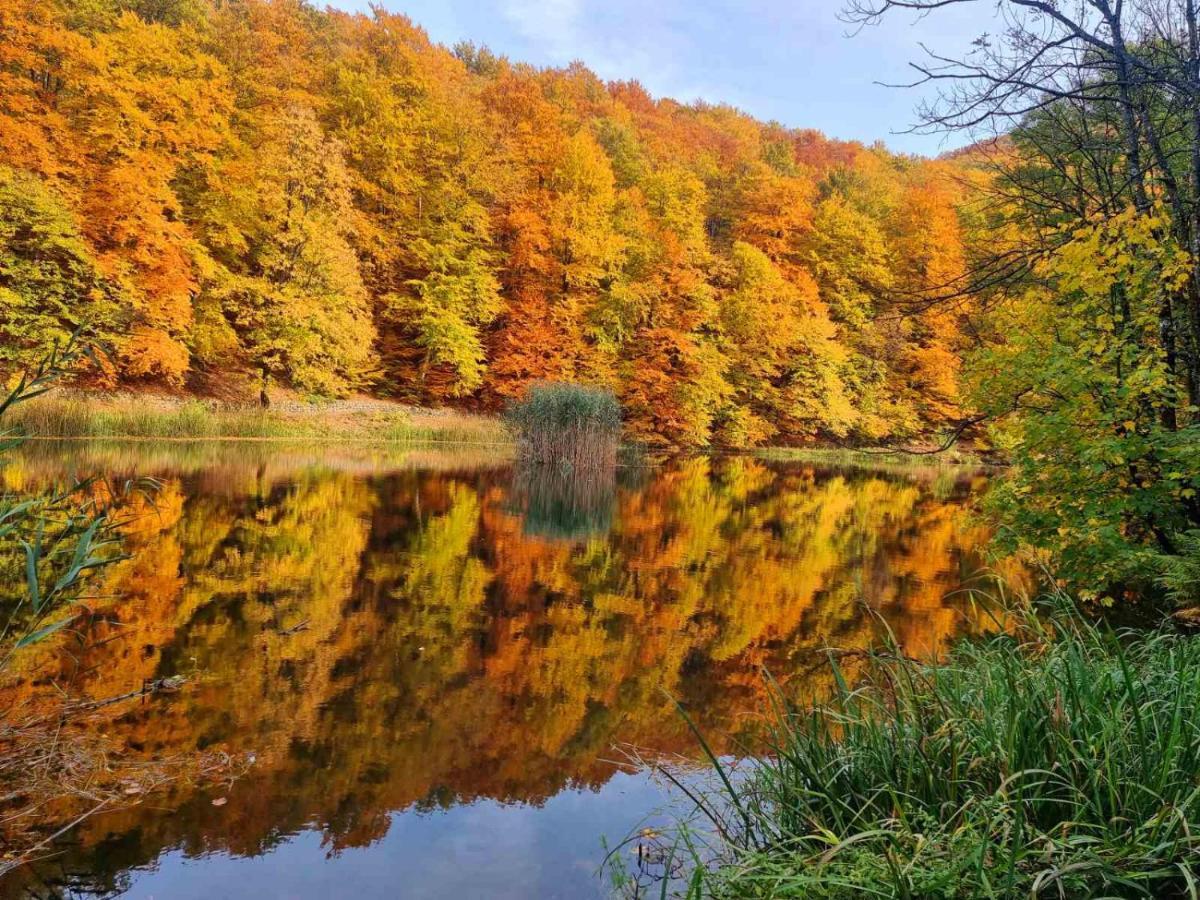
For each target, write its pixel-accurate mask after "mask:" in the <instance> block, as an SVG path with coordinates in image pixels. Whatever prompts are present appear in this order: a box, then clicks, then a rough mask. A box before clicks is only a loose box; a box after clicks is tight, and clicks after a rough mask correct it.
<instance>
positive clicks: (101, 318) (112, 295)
mask: <svg viewBox="0 0 1200 900" xmlns="http://www.w3.org/2000/svg"><path fill="white" fill-rule="evenodd" d="M121 301H122V297H121V295H120V292H119V290H118V289H117V287H116V286H115V285H114V284H112V283H111V282H110V281H108V280H107V279H106V278H104V276H103V275H102V274H101V273H100V271H99V269H98V267H97V264H96V259H95V257H94V256H93V254H92V252H91V249H90V248H89V247H88V245H87V243H86V242H85V241H84V239H83V237H82V235H81V234H80V232H79V228H78V225H77V224H76V221H75V217H74V216H73V215H72V214H71V212H70V210H69V209H67V208H66V206H65V204H64V203H63V202H62V200H61V199H59V198H58V197H57V196H55V194H54V193H53V192H52V191H51V190H50V189H49V188H48V187H47V186H46V185H45V184H43V183H42V182H41V181H40V180H39V179H38V178H36V177H35V176H33V175H30V174H26V173H22V172H16V171H14V170H13V169H10V168H9V167H7V166H0V368H2V369H4V370H7V371H8V372H9V373H11V372H13V371H14V370H16V369H23V368H27V367H32V366H33V365H34V364H35V363H36V362H37V361H38V360H39V359H41V358H42V357H43V356H44V355H45V353H46V348H47V347H52V346H55V345H58V346H63V345H65V344H66V343H67V342H68V340H69V339H70V338H71V336H72V335H74V334H78V335H80V337H81V338H82V339H84V340H88V341H92V342H96V343H100V344H108V345H110V346H111V344H112V342H113V341H114V340H116V339H117V336H118V335H119V334H120V333H121V330H122V328H123V318H124V315H123V314H125V313H127V309H124V308H123V304H122V302H121Z"/></svg>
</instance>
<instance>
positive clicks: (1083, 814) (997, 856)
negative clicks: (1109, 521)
mask: <svg viewBox="0 0 1200 900" xmlns="http://www.w3.org/2000/svg"><path fill="white" fill-rule="evenodd" d="M1054 604H1055V605H1054V607H1053V609H1052V610H1051V611H1050V612H1049V613H1046V612H1045V611H1042V613H1043V614H1042V615H1039V616H1035V615H1033V614H1032V613H1022V614H1017V615H1016V618H1017V621H1016V622H1013V621H1011V619H1010V620H1009V621H1006V622H1005V628H1004V629H1003V633H1002V634H1001V635H1000V636H997V637H993V638H989V639H986V640H982V641H980V640H974V641H963V642H961V643H959V644H958V645H956V647H955V648H954V649H953V650H952V651H951V652H950V653H949V655H948V656H947V657H946V658H945V659H943V660H942V661H941V662H940V663H937V664H927V663H922V662H917V661H915V660H912V659H909V658H907V657H905V656H903V655H902V654H900V653H898V652H883V653H877V654H868V655H862V654H851V656H852V657H853V658H852V659H850V658H847V657H846V656H844V655H842V654H839V653H838V652H837V651H832V650H831V651H830V653H829V665H830V666H831V667H832V668H833V674H834V679H833V680H834V683H835V685H836V686H837V687H836V690H835V692H834V696H833V697H832V699H830V700H815V699H813V698H807V697H805V698H786V699H785V698H783V697H782V696H778V695H777V702H776V704H775V713H774V714H773V717H772V726H771V729H770V738H769V740H768V746H767V748H766V750H765V752H764V753H763V755H762V756H761V757H760V758H759V761H758V762H757V763H755V764H754V765H753V766H751V767H749V769H750V771H746V769H743V770H742V771H740V772H739V773H738V774H737V775H729V774H727V773H726V772H724V771H722V770H721V764H720V763H719V762H717V758H716V757H715V756H711V755H710V756H711V759H712V761H713V763H714V764H716V765H717V767H718V774H719V778H716V779H715V781H716V782H717V792H718V793H719V794H721V795H722V796H721V800H720V803H719V804H718V803H716V802H715V801H714V800H713V798H712V797H711V796H710V797H709V798H708V799H707V800H706V801H703V805H702V806H701V807H700V808H699V810H698V814H699V816H700V817H701V818H702V819H704V818H705V817H706V816H707V815H711V820H710V821H704V822H703V823H702V824H698V823H697V822H696V821H695V820H693V821H692V822H691V823H690V824H688V825H686V826H684V827H683V828H682V830H681V833H682V834H684V835H687V834H692V835H694V834H695V830H696V829H697V828H703V829H704V830H709V831H711V830H715V831H716V834H717V835H718V837H717V850H716V859H715V861H714V860H713V859H700V858H698V857H697V859H696V860H695V862H696V866H695V868H694V870H693V875H692V879H693V880H692V887H693V889H694V890H695V891H696V894H695V895H696V896H720V897H773V898H784V897H787V898H792V897H795V898H800V897H806V898H808V897H822V898H832V897H837V898H841V897H846V898H858V897H932V896H937V897H990V898H1008V897H1019V896H1023V897H1028V896H1042V895H1051V896H1064V897H1084V896H1088V897H1090V896H1101V895H1103V896H1122V897H1125V896H1138V897H1162V896H1189V895H1190V896H1195V895H1196V891H1197V889H1198V884H1200V881H1198V880H1197V877H1196V875H1195V874H1193V873H1195V872H1196V871H1197V867H1198V866H1200V840H1198V839H1197V837H1196V835H1197V834H1198V833H1200V792H1198V791H1197V790H1196V786H1195V773H1196V771H1197V768H1200V729H1196V728H1194V727H1192V726H1191V725H1190V724H1189V723H1188V715H1189V712H1188V711H1189V710H1192V709H1194V708H1195V706H1196V705H1197V704H1198V703H1200V678H1198V677H1197V675H1198V673H1200V640H1197V639H1196V638H1195V637H1190V636H1185V635H1182V634H1179V633H1177V632H1176V631H1175V630H1174V629H1172V628H1169V627H1167V626H1163V627H1161V628H1158V629H1150V630H1146V631H1140V632H1132V631H1130V632H1125V633H1121V634H1117V633H1114V632H1113V631H1112V630H1111V629H1109V628H1108V627H1106V626H1103V625H1098V624H1095V623H1093V622H1091V621H1088V620H1085V619H1084V618H1083V617H1082V616H1080V615H1079V614H1078V613H1077V612H1075V611H1074V609H1073V608H1072V607H1071V606H1070V605H1069V602H1068V601H1066V600H1065V599H1063V598H1056V600H1055V601H1054ZM717 809H720V810H721V811H722V812H721V813H717V812H715V810H717ZM682 846H695V843H694V842H692V841H690V840H689V841H685V842H683V844H682ZM681 852H682V851H681ZM689 896H691V894H689Z"/></svg>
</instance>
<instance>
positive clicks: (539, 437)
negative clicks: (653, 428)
mask: <svg viewBox="0 0 1200 900" xmlns="http://www.w3.org/2000/svg"><path fill="white" fill-rule="evenodd" d="M505 419H506V421H507V422H508V424H509V427H510V428H512V430H513V431H514V432H515V433H516V436H517V448H518V453H519V454H520V456H521V457H522V458H524V459H527V460H530V461H532V462H536V463H553V464H556V465H564V466H570V467H572V468H595V467H603V466H611V465H612V464H613V463H614V462H615V458H616V450H617V442H618V441H619V439H620V435H621V406H620V404H619V403H618V402H617V398H616V397H615V396H614V395H613V393H612V391H610V390H607V389H606V388H599V387H588V386H585V385H580V384H557V383H546V384H536V385H534V386H533V387H531V388H530V389H529V392H528V394H527V395H526V397H525V398H524V399H522V400H519V401H517V402H515V403H512V404H510V406H509V408H508V410H507V411H506V413H505Z"/></svg>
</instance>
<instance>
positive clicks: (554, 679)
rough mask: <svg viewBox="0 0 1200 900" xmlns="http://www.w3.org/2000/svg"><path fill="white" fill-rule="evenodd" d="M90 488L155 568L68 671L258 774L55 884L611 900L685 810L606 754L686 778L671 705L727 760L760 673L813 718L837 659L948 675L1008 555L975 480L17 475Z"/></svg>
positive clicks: (171, 735) (333, 460)
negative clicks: (912, 665) (672, 807)
mask: <svg viewBox="0 0 1200 900" xmlns="http://www.w3.org/2000/svg"><path fill="white" fill-rule="evenodd" d="M60 453H61V455H59V454H60ZM71 471H75V472H81V473H87V472H100V473H104V474H106V475H107V476H109V478H110V480H111V482H112V483H115V484H119V483H121V482H122V481H124V480H125V479H127V478H128V477H129V476H130V475H134V474H143V475H154V476H157V477H158V478H159V479H160V481H161V485H162V486H161V489H160V491H159V493H158V494H157V495H156V500H155V503H154V505H153V506H150V505H147V504H146V502H145V500H144V498H142V499H137V498H134V499H132V500H130V501H128V504H127V506H126V507H122V509H123V511H124V512H123V514H124V515H125V516H126V518H127V525H126V526H125V527H126V530H127V534H126V537H127V540H128V542H129V544H130V549H131V551H132V559H130V560H128V561H126V562H123V563H121V564H119V565H118V566H116V567H114V568H113V569H112V570H111V571H110V572H108V573H106V576H105V577H106V578H107V579H108V582H107V584H106V585H105V591H106V592H107V593H108V594H110V595H111V596H114V597H120V598H125V599H123V600H121V601H120V602H118V603H116V604H115V605H113V606H111V607H106V609H105V613H106V616H109V617H111V618H113V619H114V620H116V621H118V622H119V625H118V626H112V627H110V626H108V625H106V624H105V623H103V622H100V623H98V624H96V625H95V628H96V631H97V633H96V634H95V635H93V637H94V638H95V646H94V647H93V648H92V649H90V650H84V651H82V652H77V653H75V654H74V655H72V656H71V657H70V660H65V659H64V660H62V661H61V662H58V661H56V662H54V663H53V665H61V666H62V669H61V670H60V671H57V672H55V673H54V674H55V677H56V678H58V679H59V680H64V679H66V678H67V677H68V676H69V675H70V672H71V671H78V670H81V671H82V672H83V673H84V674H83V676H82V677H81V679H80V682H79V685H80V686H79V688H78V689H79V690H80V691H81V692H82V693H83V694H84V695H86V696H89V697H92V698H104V697H111V696H115V695H118V694H120V693H122V692H124V691H127V690H129V689H130V687H136V686H137V684H138V683H139V682H140V680H141V679H147V680H149V679H154V678H160V677H163V676H165V675H171V674H184V675H187V676H189V677H190V678H192V681H191V682H190V683H189V684H188V685H187V687H186V688H185V689H184V690H182V691H180V692H178V693H177V694H174V695H171V696H169V697H165V698H159V699H156V700H154V701H151V702H148V703H142V704H137V705H134V706H114V707H112V708H111V710H110V711H111V713H112V715H113V717H114V721H111V722H108V723H107V726H106V727H108V728H109V730H110V731H111V733H113V734H115V735H119V736H120V738H121V739H122V740H124V741H126V742H127V743H128V745H129V746H131V747H133V748H134V750H135V751H136V752H145V753H146V754H148V755H150V756H154V755H162V756H173V755H187V754H193V753H195V751H197V750H199V749H210V748H223V749H226V750H229V751H231V752H234V753H238V752H254V753H256V754H257V762H256V764H255V765H254V766H253V768H252V769H251V770H250V771H248V772H246V773H245V774H244V775H243V776H242V777H241V778H240V779H239V780H237V781H236V782H235V784H234V785H233V787H232V789H230V790H229V791H228V797H229V800H228V803H227V804H226V805H224V806H220V807H214V806H212V804H211V799H212V797H213V796H216V795H215V794H212V793H210V792H209V791H207V790H202V791H199V792H197V790H196V789H195V788H193V787H191V786H190V785H188V784H176V785H172V786H171V787H169V788H168V789H167V791H166V793H165V795H158V796H156V797H155V798H154V799H153V800H151V801H150V802H148V803H146V804H144V805H142V806H140V807H136V808H133V809H128V810H120V811H117V812H115V813H112V814H105V815H101V816H97V817H95V818H94V819H91V820H89V821H87V822H85V823H84V824H83V825H82V826H80V827H79V828H77V829H75V830H74V832H73V833H72V840H71V842H70V843H68V844H66V845H64V846H63V847H62V848H61V849H62V852H61V853H60V854H58V855H57V856H55V857H54V858H53V859H52V860H49V861H46V862H44V863H43V864H40V865H39V867H37V869H36V870H33V871H35V872H36V874H37V875H38V876H39V877H41V878H43V879H44V880H45V881H46V882H49V883H51V884H56V883H58V882H59V881H60V880H61V876H62V873H63V872H67V873H70V880H72V881H73V883H74V884H75V886H76V887H79V888H81V889H86V888H89V887H94V888H98V889H100V890H102V891H103V890H105V889H108V888H112V887H122V886H125V885H129V886H130V893H129V896H132V897H144V898H150V897H154V898H158V900H165V898H181V897H182V898H186V897H197V898H200V897H203V898H214V897H240V896H262V897H296V898H305V900H311V898H325V897H334V896H337V897H342V896H349V897H354V898H371V897H431V898H432V897H437V898H442V897H445V898H459V897H462V898H471V897H500V898H505V897H513V898H554V897H570V898H574V897H587V896H595V895H598V894H599V893H600V892H601V886H600V883H599V881H598V880H597V877H596V868H597V866H598V864H599V862H600V860H601V859H602V857H603V850H602V847H601V838H602V837H606V838H607V839H608V840H609V841H613V842H615V841H619V840H621V839H622V838H623V837H625V836H626V835H627V834H629V833H630V831H631V830H633V829H634V828H635V827H637V826H638V825H639V824H641V823H642V820H643V818H644V816H646V815H647V814H649V813H650V812H652V811H653V810H654V809H656V808H657V807H659V806H660V805H661V803H662V797H661V795H660V793H659V791H658V789H657V788H655V787H654V786H653V785H652V784H650V783H649V781H648V779H646V778H644V777H637V776H630V775H628V774H624V773H622V772H620V771H618V769H617V767H616V766H615V765H614V764H613V763H612V762H610V760H612V759H613V758H614V757H616V758H620V754H619V752H615V751H614V749H613V747H614V744H620V743H630V744H635V745H637V746H639V747H642V748H645V749H646V750H647V751H648V752H649V753H653V752H654V751H661V752H663V753H666V754H693V755H694V754H695V752H696V744H695V739H694V737H693V736H692V735H691V734H690V733H689V731H688V729H687V727H686V726H685V724H684V723H683V721H682V719H681V718H680V716H679V715H678V713H677V711H676V710H675V708H674V706H673V705H672V703H671V702H670V701H669V700H668V699H667V698H666V697H665V696H664V693H663V691H664V689H665V690H666V691H667V692H668V693H669V694H670V695H671V696H672V697H675V698H678V699H679V700H680V701H681V702H682V703H683V704H684V705H685V706H686V707H687V709H688V710H689V713H690V715H691V716H692V717H693V719H694V720H695V721H696V722H697V724H698V726H699V727H700V728H701V729H702V730H703V731H704V733H705V734H706V735H707V736H708V738H709V739H710V740H711V742H712V743H713V744H714V747H715V748H716V751H717V752H722V753H724V752H733V748H734V747H736V746H739V745H738V744H737V743H736V741H737V740H742V739H749V738H750V737H751V735H750V729H751V728H752V723H753V717H752V713H754V712H755V711H756V710H759V709H761V708H762V707H763V705H764V693H763V680H762V678H761V671H762V669H763V668H766V669H768V670H769V671H771V673H772V674H773V675H774V676H775V677H776V678H778V680H779V681H781V682H782V683H784V684H786V685H788V689H789V690H793V691H795V692H796V693H798V694H804V693H805V692H808V693H810V694H812V693H816V694H819V693H821V692H822V691H823V690H825V689H827V686H828V682H829V673H828V670H827V669H826V668H825V667H824V666H823V665H822V663H821V660H822V659H824V656H823V655H822V654H821V653H820V651H821V650H822V649H823V648H824V647H828V646H836V647H839V648H843V649H845V648H849V649H853V648H861V647H864V646H868V645H869V644H870V643H872V642H873V641H876V640H878V639H880V637H881V636H882V633H883V631H884V630H890V632H891V633H892V634H893V635H894V637H895V639H896V640H897V641H899V642H900V644H901V645H902V646H903V647H905V648H906V649H907V650H908V651H909V652H911V653H914V654H922V653H931V652H936V651H937V650H938V649H939V648H940V647H942V646H944V645H945V643H946V642H947V641H948V640H950V639H951V638H953V637H954V636H955V635H957V634H960V633H962V631H963V630H965V629H971V628H975V627H978V626H979V620H978V618H977V617H975V615H974V613H973V612H972V608H971V606H970V605H969V603H967V602H966V601H965V599H964V598H962V597H959V598H957V599H954V600H950V601H947V600H946V593H947V592H948V591H950V590H953V589H954V588H956V587H958V586H959V585H960V584H961V583H962V582H963V580H964V578H969V577H971V576H972V575H973V573H974V572H975V571H976V570H977V569H978V566H979V562H980V560H979V556H978V553H979V550H980V549H981V548H982V546H983V545H984V542H985V541H986V534H985V533H983V532H982V531H981V530H980V529H979V527H978V526H977V525H976V524H975V523H974V522H973V521H972V519H971V517H970V513H969V501H970V497H971V496H972V492H973V491H976V490H978V489H979V488H980V487H981V482H980V481H978V480H977V479H975V478H974V477H973V476H971V475H970V474H969V473H963V472H961V471H953V472H952V471H948V470H944V469H943V470H936V469H932V470H912V471H908V472H905V473H895V472H891V473H879V472H868V471H862V470H834V469H829V468H820V467H813V466H809V465H801V464H767V463H763V462H761V461H756V460H753V459H745V458H735V459H716V460H714V459H705V458H696V459H685V460H677V461H674V462H672V463H670V464H668V465H665V466H663V467H661V468H642V469H632V468H631V469H621V470H618V472H617V473H616V475H615V477H612V476H603V477H583V476H582V475H564V474H563V473H554V472H538V471H521V470H519V469H518V470H516V471H513V470H512V469H511V468H509V467H507V465H505V464H504V463H503V461H500V462H499V463H497V462H496V461H494V460H489V459H486V458H471V457H469V456H462V455H449V456H439V455H438V454H435V453H431V452H429V451H415V455H414V451H408V450H401V451H395V452H394V453H393V452H391V451H385V450H379V449H366V450H362V451H358V452H351V451H350V450H346V449H344V448H343V449H338V450H337V451H332V452H324V451H319V450H317V451H313V450H293V449H284V448H277V447H269V446H258V445H255V446H250V447H245V446H228V445H226V446H217V445H211V444H209V445H196V446H181V447H178V448H175V447H165V446H161V445H156V444H153V443H149V444H145V445H136V446H131V445H116V446H107V447H105V446H99V445H96V446H86V445H74V446H72V447H70V448H67V449H66V450H65V451H56V450H53V449H52V448H49V447H47V446H44V445H41V446H38V447H36V448H34V450H33V451H32V452H30V453H27V454H26V455H24V456H20V457H17V458H16V459H15V462H14V463H13V464H12V465H11V466H9V467H7V468H6V469H5V470H3V471H2V472H0V475H2V476H3V478H4V483H5V484H6V485H7V486H8V487H9V489H11V490H14V491H18V492H19V491H21V490H23V489H26V488H32V487H35V486H38V485H44V484H46V483H47V481H48V480H50V479H52V478H56V477H59V478H61V477H63V476H64V475H65V473H68V472H71ZM868 606H869V607H870V609H871V610H872V611H873V613H878V614H879V615H874V614H868V612H867V610H866V607H868ZM885 623H886V624H885ZM105 629H108V630H107V631H106V630H105ZM109 638H111V641H109V642H108V643H105V644H103V646H101V641H103V640H106V639H109ZM846 664H847V665H851V664H852V663H851V662H850V661H847V663H846ZM71 666H76V667H78V669H74V670H72V669H71ZM15 691H16V694H17V698H20V697H21V696H23V695H22V694H21V691H27V692H28V693H29V694H30V695H32V696H34V697H36V694H35V693H34V690H33V688H31V687H30V686H29V685H27V684H26V685H18V686H16V688H15ZM26 699H28V697H27V698H26ZM118 715H119V716H120V719H119V720H117V719H116V717H117V716H118ZM581 786H587V788H585V789H583V790H580V789H579V788H580V787H581ZM591 788H595V790H591ZM509 801H518V802H509ZM77 814H78V811H73V810H71V809H69V808H67V809H64V810H61V811H60V812H59V815H61V817H62V818H61V821H62V822H63V823H65V822H67V821H69V820H70V818H72V817H73V816H74V815H77ZM0 837H2V835H0ZM331 851H336V852H331ZM26 874H27V875H28V874H29V873H28V872H27V873H26ZM0 887H7V885H3V886H0ZM0 893H3V891H2V890H0ZM42 893H43V894H44V893H45V891H44V890H43V891H42Z"/></svg>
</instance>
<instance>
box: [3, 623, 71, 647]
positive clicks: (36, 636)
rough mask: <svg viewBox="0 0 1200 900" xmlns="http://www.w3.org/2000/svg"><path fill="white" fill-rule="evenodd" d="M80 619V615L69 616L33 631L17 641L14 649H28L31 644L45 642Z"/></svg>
mask: <svg viewBox="0 0 1200 900" xmlns="http://www.w3.org/2000/svg"><path fill="white" fill-rule="evenodd" d="M78 618H79V616H78V615H72V616H67V618H65V619H59V620H58V621H57V622H54V623H52V624H50V625H46V626H44V627H42V628H39V629H38V630H37V631H31V632H30V633H29V634H27V635H25V636H24V637H23V638H21V639H20V640H19V641H17V643H16V644H15V645H14V647H15V648H16V649H20V648H21V647H28V646H29V645H30V644H36V643H37V642H38V641H42V640H45V639H46V638H48V637H49V636H50V635H52V634H54V633H55V632H57V631H61V630H62V629H63V628H65V627H66V626H68V625H70V624H71V623H72V622H74V621H75V620H76V619H78Z"/></svg>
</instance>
